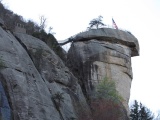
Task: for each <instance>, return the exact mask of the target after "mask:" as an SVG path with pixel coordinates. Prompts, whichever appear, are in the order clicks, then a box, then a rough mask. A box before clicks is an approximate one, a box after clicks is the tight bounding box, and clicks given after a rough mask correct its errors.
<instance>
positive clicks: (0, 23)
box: [0, 18, 4, 26]
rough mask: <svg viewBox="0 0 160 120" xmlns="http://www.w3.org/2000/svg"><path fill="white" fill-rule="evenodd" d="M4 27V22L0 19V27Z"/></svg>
mask: <svg viewBox="0 0 160 120" xmlns="http://www.w3.org/2000/svg"><path fill="white" fill-rule="evenodd" d="M3 25H4V21H3V20H2V19H1V18H0V26H3Z"/></svg>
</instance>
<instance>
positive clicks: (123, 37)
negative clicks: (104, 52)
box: [74, 28, 139, 56]
mask: <svg viewBox="0 0 160 120" xmlns="http://www.w3.org/2000/svg"><path fill="white" fill-rule="evenodd" d="M91 39H97V40H100V41H109V42H112V43H113V44H114V43H115V44H116V43H120V44H123V45H125V46H128V47H130V49H131V56H137V55H139V44H138V40H137V39H136V38H135V37H134V36H133V35H132V34H131V33H130V32H127V31H122V30H117V29H111V28H100V29H91V30H89V31H86V32H82V33H79V34H77V35H76V36H75V38H74V41H85V40H91Z"/></svg>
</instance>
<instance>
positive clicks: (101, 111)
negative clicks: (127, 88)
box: [91, 78, 124, 120]
mask: <svg viewBox="0 0 160 120" xmlns="http://www.w3.org/2000/svg"><path fill="white" fill-rule="evenodd" d="M122 101H123V99H122V97H121V96H120V95H119V93H118V92H117V90H116V86H115V83H114V82H113V81H111V80H108V79H107V78H104V79H103V80H102V81H101V82H100V83H99V84H98V85H97V88H96V91H95V95H94V96H93V97H92V100H91V108H92V114H93V119H94V120H116V119H119V118H120V117H121V116H123V114H124V113H123V105H122Z"/></svg>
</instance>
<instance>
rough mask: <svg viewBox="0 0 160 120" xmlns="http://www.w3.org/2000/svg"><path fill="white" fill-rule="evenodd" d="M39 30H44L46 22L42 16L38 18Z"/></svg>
mask: <svg viewBox="0 0 160 120" xmlns="http://www.w3.org/2000/svg"><path fill="white" fill-rule="evenodd" d="M39 19H40V30H44V29H45V28H46V21H47V18H45V17H44V16H43V15H42V16H40V18H39Z"/></svg>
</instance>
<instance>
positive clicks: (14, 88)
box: [0, 27, 90, 120]
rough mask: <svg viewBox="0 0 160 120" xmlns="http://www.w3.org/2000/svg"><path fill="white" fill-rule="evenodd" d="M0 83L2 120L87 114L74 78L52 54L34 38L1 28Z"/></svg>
mask: <svg viewBox="0 0 160 120" xmlns="http://www.w3.org/2000/svg"><path fill="white" fill-rule="evenodd" d="M0 81H1V83H2V86H1V84H0V92H1V96H3V98H4V99H5V98H6V100H5V102H3V103H2V105H1V106H6V111H5V113H4V112H1V116H6V115H8V118H5V119H4V120H10V119H11V118H12V119H14V120H44V119H45V120H68V119H74V118H75V119H78V118H80V117H81V116H85V115H89V114H90V111H89V108H88V106H87V103H86V99H85V97H84V95H83V93H82V91H81V88H80V86H79V84H78V83H77V79H76V77H74V75H73V74H72V73H71V72H70V71H69V69H68V68H67V67H66V66H65V65H64V63H63V62H62V60H61V59H60V58H59V57H58V56H57V55H56V54H55V53H54V51H52V50H51V49H50V48H49V47H48V46H47V45H46V44H45V43H44V42H42V41H41V40H39V39H37V38H34V37H32V36H30V35H26V34H22V33H15V36H14V35H13V34H11V33H10V32H9V31H7V32H6V31H4V30H3V29H2V28H1V27H0ZM3 89H4V91H5V92H3ZM4 93H5V94H4ZM5 96H6V97H5ZM8 103H9V104H8ZM10 116H11V117H10Z"/></svg>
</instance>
